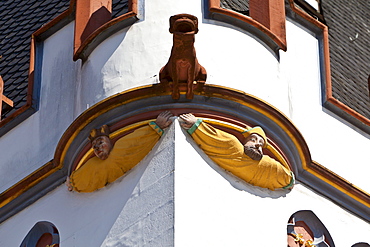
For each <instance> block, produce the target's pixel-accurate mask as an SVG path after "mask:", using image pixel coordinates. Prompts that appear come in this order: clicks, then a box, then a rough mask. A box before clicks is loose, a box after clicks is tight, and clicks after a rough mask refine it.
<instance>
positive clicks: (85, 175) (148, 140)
mask: <svg viewBox="0 0 370 247" xmlns="http://www.w3.org/2000/svg"><path fill="white" fill-rule="evenodd" d="M161 114H162V115H161ZM161 114H160V115H159V116H158V118H157V120H156V122H154V121H153V122H150V123H149V124H148V125H146V126H143V127H141V128H138V129H136V130H135V131H134V132H132V133H129V134H127V135H125V136H123V137H122V138H120V139H118V140H117V141H116V143H115V144H114V146H113V148H111V151H110V152H109V154H108V155H106V156H103V155H102V153H103V152H100V151H101V150H100V149H99V147H98V146H99V141H100V145H104V140H102V141H101V140H100V138H101V137H106V135H104V133H103V132H104V130H102V131H100V132H99V133H97V134H95V136H94V137H93V139H94V140H93V142H92V144H93V148H94V153H95V154H96V156H94V157H92V158H91V159H89V160H88V161H87V162H86V163H85V164H84V165H83V166H81V167H80V168H79V169H77V170H75V171H73V172H72V174H71V175H70V177H69V183H67V186H68V187H69V189H70V190H74V191H77V192H93V191H95V190H97V189H100V188H103V187H104V186H106V185H107V184H108V183H112V182H114V181H115V180H116V179H118V178H119V177H121V176H122V175H124V174H125V173H126V172H127V171H129V170H130V169H132V168H133V167H134V166H136V165H137V164H138V163H139V162H140V161H141V160H142V159H143V158H144V157H145V156H146V155H147V154H148V153H149V152H150V151H151V150H152V148H153V147H154V145H155V144H156V143H157V142H158V140H159V138H160V137H161V136H162V134H163V130H162V128H165V127H168V126H169V125H170V123H171V121H170V120H169V118H170V117H171V116H172V114H170V113H169V112H164V113H161ZM163 118H165V120H163ZM161 127H162V128H161ZM108 140H109V139H108ZM99 150H100V151H99Z"/></svg>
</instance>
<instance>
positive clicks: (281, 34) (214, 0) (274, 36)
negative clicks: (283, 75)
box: [208, 0, 287, 51]
mask: <svg viewBox="0 0 370 247" xmlns="http://www.w3.org/2000/svg"><path fill="white" fill-rule="evenodd" d="M208 1H209V11H210V12H211V13H219V14H223V15H226V16H229V17H232V18H235V19H238V20H240V21H243V22H245V23H247V24H249V25H251V26H253V27H255V28H257V29H258V30H260V31H261V32H263V33H264V34H265V35H267V36H268V37H269V38H270V39H271V40H272V41H273V42H274V43H276V44H277V45H278V46H279V48H280V49H282V50H283V51H286V50H287V44H286V35H285V11H284V15H283V18H284V27H281V26H280V27H279V28H277V27H276V23H270V25H271V27H272V30H271V28H270V29H269V28H267V27H266V26H264V25H262V24H261V23H260V22H259V21H258V20H254V19H252V18H250V17H248V16H245V15H243V14H239V13H238V12H235V11H232V10H228V9H224V8H221V7H220V0H208ZM274 17H275V19H281V18H278V17H276V16H274ZM255 18H261V21H262V19H263V18H262V17H261V14H258V15H256V16H255Z"/></svg>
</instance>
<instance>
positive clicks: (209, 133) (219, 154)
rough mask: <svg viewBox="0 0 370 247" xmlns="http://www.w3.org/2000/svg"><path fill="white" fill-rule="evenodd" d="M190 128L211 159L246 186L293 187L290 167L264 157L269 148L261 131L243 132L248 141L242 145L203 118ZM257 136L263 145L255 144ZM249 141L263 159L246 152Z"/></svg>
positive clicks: (190, 131)
mask: <svg viewBox="0 0 370 247" xmlns="http://www.w3.org/2000/svg"><path fill="white" fill-rule="evenodd" d="M185 115H190V114H185ZM180 117H182V116H180ZM182 118H183V120H185V122H186V121H187V119H186V117H185V119H184V117H182ZM193 122H194V121H190V122H189V123H190V124H191V123H193ZM190 126H191V127H190ZM188 127H190V128H189V129H188V130H187V131H188V133H189V134H190V135H191V136H192V138H193V139H194V141H195V142H196V143H197V144H198V146H199V147H200V148H201V149H202V150H203V151H204V152H205V153H206V154H207V155H208V157H210V158H211V159H212V160H213V161H214V162H215V163H216V164H217V165H219V166H220V167H222V168H223V169H225V170H227V171H229V172H231V173H232V174H234V175H235V176H237V177H239V178H241V179H243V180H244V181H246V182H247V183H250V184H252V185H255V186H259V187H262V188H268V189H270V190H275V189H277V188H284V189H286V188H290V187H292V186H293V184H294V176H293V173H292V172H291V171H290V169H289V167H285V166H284V165H282V164H281V163H280V162H278V161H276V160H274V159H272V158H271V157H269V156H267V155H263V154H262V147H266V146H267V138H266V136H265V134H264V132H263V130H262V128H260V127H257V128H252V129H251V130H249V131H246V132H245V133H243V135H244V136H245V137H246V142H245V144H244V145H243V144H242V143H241V142H240V141H239V140H238V139H237V138H236V137H235V136H234V135H232V134H229V133H227V132H225V131H222V130H219V129H217V128H214V127H213V126H211V125H209V124H207V123H205V122H204V121H202V120H201V119H197V120H196V122H195V123H194V124H193V125H189V126H188ZM258 136H259V137H260V139H261V140H260V144H257V143H256V142H257V141H258ZM248 142H252V145H251V146H253V149H257V148H258V149H260V157H253V155H252V154H250V155H247V154H246V153H248V152H247V150H246V145H247V143H248ZM256 146H257V148H256ZM252 153H256V150H252ZM248 154H249V153H248ZM257 154H258V153H257ZM253 158H255V159H253Z"/></svg>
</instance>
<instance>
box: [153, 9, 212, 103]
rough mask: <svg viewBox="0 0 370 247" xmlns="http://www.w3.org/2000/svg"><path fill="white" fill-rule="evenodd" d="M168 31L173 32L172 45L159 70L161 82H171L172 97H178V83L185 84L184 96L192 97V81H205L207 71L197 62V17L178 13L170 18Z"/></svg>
mask: <svg viewBox="0 0 370 247" xmlns="http://www.w3.org/2000/svg"><path fill="white" fill-rule="evenodd" d="M169 31H170V33H173V46H172V50H171V56H170V58H169V60H168V62H167V64H166V65H165V66H164V67H163V68H162V69H161V71H160V72H159V80H160V82H161V83H163V84H169V82H172V98H173V99H179V98H180V89H179V83H180V82H185V83H186V85H187V91H186V98H188V99H192V98H193V95H194V94H193V87H194V85H193V83H194V82H195V81H196V82H198V83H205V81H206V78H207V72H206V70H205V68H204V67H202V66H201V65H200V64H199V63H198V59H197V57H196V53H195V48H194V41H195V34H196V33H198V18H197V17H195V16H193V15H188V14H179V15H175V16H171V18H170V30H169Z"/></svg>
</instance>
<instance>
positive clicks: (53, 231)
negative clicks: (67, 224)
mask: <svg viewBox="0 0 370 247" xmlns="http://www.w3.org/2000/svg"><path fill="white" fill-rule="evenodd" d="M46 246H53V247H58V246H59V232H58V229H57V228H56V227H55V225H54V224H52V223H50V222H47V221H40V222H37V223H36V224H35V225H34V226H33V227H32V229H31V230H30V231H29V232H28V234H27V236H26V237H25V238H24V240H23V241H22V243H21V245H20V247H46Z"/></svg>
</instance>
